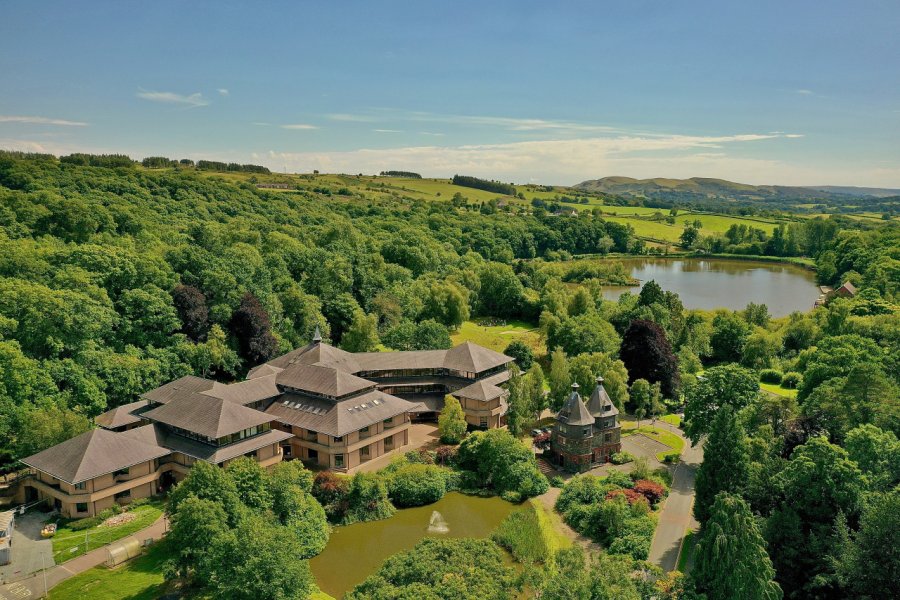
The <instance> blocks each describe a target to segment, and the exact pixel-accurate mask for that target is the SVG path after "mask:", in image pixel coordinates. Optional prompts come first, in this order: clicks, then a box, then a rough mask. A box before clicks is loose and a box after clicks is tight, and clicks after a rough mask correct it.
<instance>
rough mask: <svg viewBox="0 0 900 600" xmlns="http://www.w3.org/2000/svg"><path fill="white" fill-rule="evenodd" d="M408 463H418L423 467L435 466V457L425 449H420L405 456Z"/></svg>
mask: <svg viewBox="0 0 900 600" xmlns="http://www.w3.org/2000/svg"><path fill="white" fill-rule="evenodd" d="M403 456H404V457H405V458H406V460H407V461H409V462H410V463H417V464H421V465H433V464H434V455H433V454H432V453H431V452H429V451H428V450H426V449H425V448H419V449H417V450H410V451H409V452H407V453H406V454H404V455H403Z"/></svg>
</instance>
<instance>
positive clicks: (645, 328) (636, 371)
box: [619, 319, 681, 398]
mask: <svg viewBox="0 0 900 600" xmlns="http://www.w3.org/2000/svg"><path fill="white" fill-rule="evenodd" d="M619 358H621V359H622V362H623V363H625V368H626V369H628V383H629V384H631V383H634V381H635V380H637V379H646V380H647V381H649V382H650V383H656V382H657V381H658V382H659V384H660V387H661V388H662V393H663V396H665V397H666V398H677V397H678V391H679V388H680V387H681V376H680V375H679V373H678V358H677V357H676V356H675V354H674V353H673V352H672V346H671V344H669V340H668V339H667V338H666V332H665V330H664V329H663V328H662V327H660V326H659V325H657V324H656V323H654V322H653V321H646V320H643V319H636V320H634V321H632V322H631V325H629V326H628V329H627V330H626V331H625V335H624V336H623V337H622V346H621V348H620V350H619Z"/></svg>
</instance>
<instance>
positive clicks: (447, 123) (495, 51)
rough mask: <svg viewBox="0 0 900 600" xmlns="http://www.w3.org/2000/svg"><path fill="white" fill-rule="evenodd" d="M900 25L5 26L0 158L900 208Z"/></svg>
mask: <svg viewBox="0 0 900 600" xmlns="http://www.w3.org/2000/svg"><path fill="white" fill-rule="evenodd" d="M898 29H900V2H897V1H896V0H889V1H888V0H885V1H873V0H859V1H857V2H852V3H850V2H846V1H834V0H816V1H808V0H791V1H785V0H778V1H769V0H757V1H755V2H727V1H726V2H722V0H718V1H705V0H704V1H691V0H683V1H680V2H673V1H668V2H664V1H641V0H621V1H616V2H612V1H596V0H595V1H593V2H546V1H543V2H530V1H523V0H516V1H508V2H499V1H498V2H489V1H484V0H482V1H480V2H468V1H462V0H457V1H455V2H435V1H425V0H419V1H417V2H412V1H410V2H399V1H395V2H389V1H385V2H374V1H369V2H350V1H340V2H327V3H326V2H284V3H278V2H259V3H250V2H244V3H240V2H229V1H218V2H201V1H194V2H174V1H160V0H155V1H154V2H149V3H142V4H138V3H133V2H100V1H92V2H89V3H88V2H77V3H76V2H54V1H43V2H26V1H19V0H7V1H5V2H3V4H2V5H0V147H4V148H17V149H26V150H28V149H34V150H43V151H48V152H54V153H68V152H72V151H89V152H125V153H128V154H130V155H132V156H134V157H143V156H148V155H165V156H170V157H175V158H180V157H191V158H210V159H220V160H234V161H238V162H254V163H261V164H265V165H267V166H269V167H270V168H273V169H276V170H279V171H281V170H284V169H286V170H288V171H311V170H312V169H319V170H321V171H341V172H353V173H355V172H365V173H373V172H378V171H380V170H382V169H402V170H415V171H419V172H421V173H422V174H423V175H429V176H450V175H453V174H454V173H465V174H472V175H480V176H487V177H493V178H498V179H503V180H508V181H517V182H527V181H536V182H541V183H559V184H572V183H576V182H578V181H582V180H584V179H589V178H596V177H602V176H607V175H627V176H632V177H654V176H664V177H691V176H700V177H722V178H726V179H732V180H736V181H743V182H748V183H778V184H798V185H804V184H840V185H871V186H883V187H900V35H898V33H897V31H898Z"/></svg>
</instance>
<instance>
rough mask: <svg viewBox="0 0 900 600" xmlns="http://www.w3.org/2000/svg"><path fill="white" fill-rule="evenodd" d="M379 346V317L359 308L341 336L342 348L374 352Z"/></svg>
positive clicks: (351, 350) (352, 350) (349, 350)
mask: <svg viewBox="0 0 900 600" xmlns="http://www.w3.org/2000/svg"><path fill="white" fill-rule="evenodd" d="M377 347H378V317H376V316H375V315H367V314H366V313H364V312H363V311H361V310H359V311H357V312H356V315H354V317H353V321H352V322H351V323H350V327H349V328H348V329H347V331H346V332H344V337H342V338H341V348H343V349H344V350H347V351H348V352H372V351H374V350H375V348H377Z"/></svg>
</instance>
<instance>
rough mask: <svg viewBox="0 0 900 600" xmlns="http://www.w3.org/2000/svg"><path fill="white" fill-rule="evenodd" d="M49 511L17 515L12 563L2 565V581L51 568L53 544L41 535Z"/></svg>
mask: <svg viewBox="0 0 900 600" xmlns="http://www.w3.org/2000/svg"><path fill="white" fill-rule="evenodd" d="M47 516H48V515H47V513H43V512H40V511H38V510H31V511H28V512H26V513H25V514H24V515H21V516H20V515H16V522H15V529H14V530H13V536H12V563H10V564H8V565H4V566H2V567H0V582H2V583H7V582H10V581H17V580H19V579H23V578H25V577H27V576H28V575H31V574H32V573H36V572H38V571H40V570H41V569H42V568H44V567H47V568H50V567H52V566H53V565H55V564H56V563H55V562H54V561H53V544H52V542H50V540H46V539H44V538H42V537H41V528H42V527H43V526H44V521H46V520H47Z"/></svg>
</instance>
